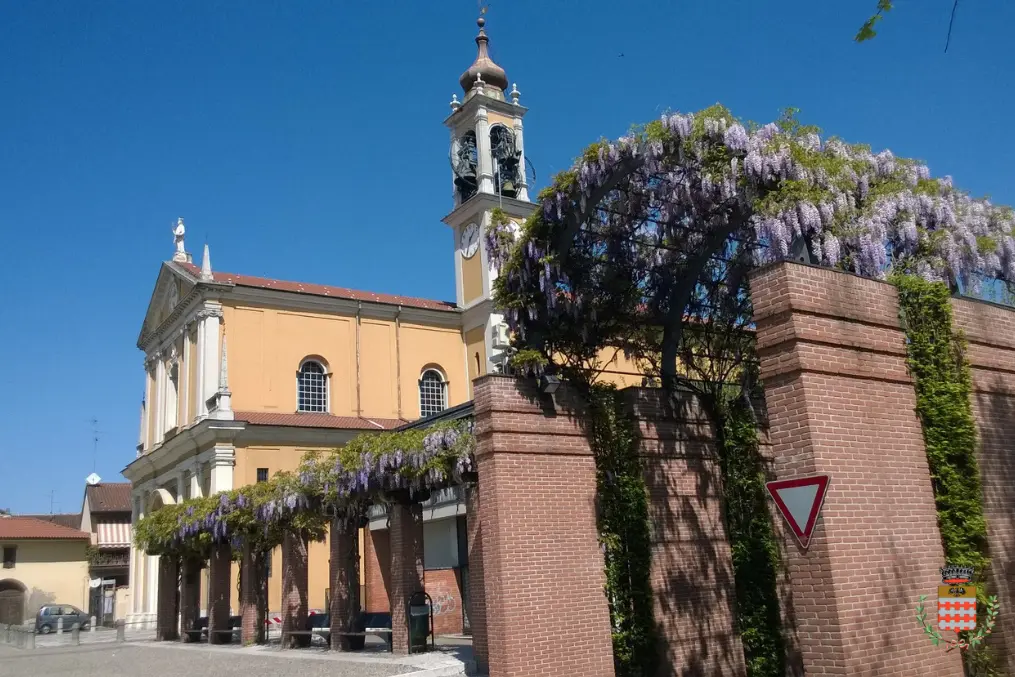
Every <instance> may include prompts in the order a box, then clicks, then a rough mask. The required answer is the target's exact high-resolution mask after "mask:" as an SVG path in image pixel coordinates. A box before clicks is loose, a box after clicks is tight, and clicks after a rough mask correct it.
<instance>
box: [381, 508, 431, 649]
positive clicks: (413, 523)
mask: <svg viewBox="0 0 1015 677" xmlns="http://www.w3.org/2000/svg"><path fill="white" fill-rule="evenodd" d="M390 525H391V526H390V529H389V531H390V533H391V588H390V589H391V631H392V632H391V650H392V652H394V653H408V651H409V629H408V625H407V616H406V614H407V611H408V602H409V595H411V594H413V593H414V592H419V591H420V590H423V507H422V506H421V505H420V504H419V503H410V504H408V505H406V504H404V503H395V504H393V505H392V506H391V519H390Z"/></svg>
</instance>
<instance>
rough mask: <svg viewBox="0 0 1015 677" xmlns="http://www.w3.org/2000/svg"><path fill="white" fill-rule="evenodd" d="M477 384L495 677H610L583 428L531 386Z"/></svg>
mask: <svg viewBox="0 0 1015 677" xmlns="http://www.w3.org/2000/svg"><path fill="white" fill-rule="evenodd" d="M473 384H474V392H475V416H476V434H477V440H478V444H477V449H476V459H477V461H478V465H479V492H480V498H481V500H480V506H479V515H480V521H481V530H482V539H483V545H482V563H483V568H484V583H485V585H484V595H485V602H486V621H487V641H488V650H489V668H490V670H489V672H490V677H538V676H541V675H545V676H547V677H551V676H552V677H559V676H560V675H582V676H583V677H613V674H614V672H613V649H612V643H611V638H610V619H609V611H608V609H607V605H606V597H605V596H604V594H603V585H604V583H605V578H604V573H603V558H602V554H601V552H600V550H599V544H598V540H597V533H596V523H595V509H594V500H595V491H596V483H595V464H594V461H593V459H592V456H591V453H590V451H589V448H588V444H587V442H586V439H585V436H584V434H583V432H582V431H581V429H580V428H579V426H578V421H577V419H576V418H575V417H573V416H570V415H568V414H567V413H565V411H563V410H562V411H560V412H559V413H558V411H557V410H556V408H555V407H554V405H553V403H552V402H550V401H549V400H548V399H547V398H544V397H541V396H539V394H538V393H537V392H536V390H535V388H534V386H533V385H532V384H531V383H530V382H527V381H524V382H523V381H516V380H515V379H512V378H507V377H502V376H493V375H490V376H484V377H481V378H479V379H477V380H476V381H474V382H473ZM558 395H559V397H558V400H560V401H566V400H567V394H566V391H563V392H562V391H558ZM566 404H570V405H574V406H577V403H574V402H570V403H566ZM472 564H474V561H471V560H470V566H471V565H472ZM472 594H479V592H478V591H473V593H472Z"/></svg>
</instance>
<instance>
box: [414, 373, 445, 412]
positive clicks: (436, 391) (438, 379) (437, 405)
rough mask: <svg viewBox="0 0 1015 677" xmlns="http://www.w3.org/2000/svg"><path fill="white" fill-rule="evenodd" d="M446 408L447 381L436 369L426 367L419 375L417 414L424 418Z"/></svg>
mask: <svg viewBox="0 0 1015 677" xmlns="http://www.w3.org/2000/svg"><path fill="white" fill-rule="evenodd" d="M447 408H448V383H447V381H445V380H444V375H443V374H441V373H440V372H439V371H437V370H436V369H426V370H424V371H423V375H422V376H420V377H419V416H420V418H426V417H427V416H433V415H434V414H439V413H441V412H442V411H444V410H445V409H447Z"/></svg>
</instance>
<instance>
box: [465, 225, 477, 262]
mask: <svg viewBox="0 0 1015 677" xmlns="http://www.w3.org/2000/svg"><path fill="white" fill-rule="evenodd" d="M477 251H479V226H477V225H476V224H475V223H470V224H469V225H467V226H466V227H465V229H464V230H463V231H462V256H464V257H465V258H467V259H471V258H472V257H473V256H475V254H476V252H477Z"/></svg>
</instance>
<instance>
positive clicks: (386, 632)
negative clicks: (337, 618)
mask: <svg viewBox="0 0 1015 677" xmlns="http://www.w3.org/2000/svg"><path fill="white" fill-rule="evenodd" d="M359 620H360V622H359V627H361V628H363V630H362V631H361V632H342V633H339V634H340V635H341V636H342V637H364V638H365V637H367V636H375V637H381V638H382V639H384V640H385V644H387V647H388V651H391V614H389V613H361V614H360V618H359ZM307 627H308V632H310V633H313V634H316V635H319V636H320V637H322V638H324V640H325V641H327V642H330V641H331V614H314V615H313V616H310V617H309V618H308V619H307Z"/></svg>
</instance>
